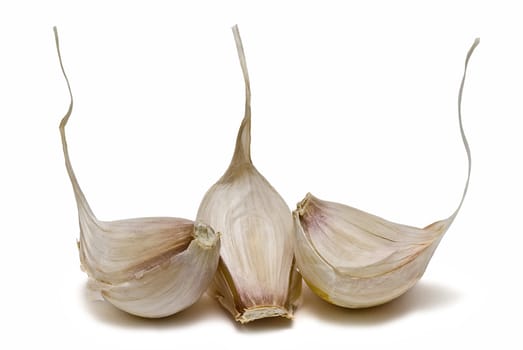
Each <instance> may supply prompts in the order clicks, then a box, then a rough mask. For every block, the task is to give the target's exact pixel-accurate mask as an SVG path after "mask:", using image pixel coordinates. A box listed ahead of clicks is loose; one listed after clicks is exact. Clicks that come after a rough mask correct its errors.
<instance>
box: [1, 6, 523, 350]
mask: <svg viewBox="0 0 523 350" xmlns="http://www.w3.org/2000/svg"><path fill="white" fill-rule="evenodd" d="M516 3H517V2H516V1H514V2H507V1H495V2H494V1H492V2H486V1H448V2H446V1H438V2H422V1H412V2H408V1H389V2H387V1H366V2H363V1H361V2H355V1H346V2H341V1H340V2H332V1H315V2H308V1H300V2H298V1H296V2H288V1H280V2H274V3H273V2H268V1H263V2H257V3H252V2H237V3H233V2H223V1H221V2H218V1H216V2H205V3H204V2H199V1H192V2H186V3H183V4H182V3H179V2H178V3H176V2H167V1H165V2H160V1H147V2H146V1H142V2H136V1H125V2H124V1H121V2H117V1H111V2H110V1H106V2H103V1H88V2H87V1H83V2H76V1H63V2H57V1H39V2H37V1H35V2H32V3H29V2H26V1H12V2H9V1H3V2H1V3H0V162H1V172H0V179H1V181H0V196H1V197H0V204H1V213H2V214H1V217H0V218H1V223H2V225H1V226H0V227H1V230H0V234H1V237H2V244H1V245H0V266H1V269H2V273H1V277H0V278H1V279H0V281H1V288H0V293H1V294H0V296H1V297H0V303H1V304H0V314H1V320H2V322H3V323H4V325H2V329H3V330H2V332H1V334H2V335H1V336H0V348H2V349H14V348H35V349H36V348H51V347H53V348H64V349H65V348H67V349H73V348H74V349H95V348H96V349H104V348H113V349H114V348H117V349H181V348H182V347H188V346H191V347H198V348H200V347H199V346H200V345H207V346H208V348H211V346H212V348H231V349H235V348H242V349H246V348H247V349H251V348H252V349H268V348H284V347H286V348H292V347H294V346H298V345H299V346H308V345H310V346H314V347H318V346H322V347H323V348H328V347H330V346H334V345H336V346H341V347H342V348H347V349H359V348H366V347H378V346H386V347H392V348H396V347H398V348H399V347H401V348H403V349H420V348H443V347H450V346H453V347H461V348H477V347H479V346H480V345H486V346H488V347H490V348H492V347H494V346H496V347H498V348H503V349H508V348H518V347H519V348H521V345H522V343H523V342H522V341H521V334H518V333H521V328H522V326H521V313H522V312H523V307H522V305H523V304H522V302H521V296H522V294H523V288H522V287H521V282H520V279H521V267H522V266H523V264H522V258H521V256H522V254H521V250H522V247H521V244H522V238H521V237H522V234H523V232H522V230H521V226H520V222H521V219H520V215H521V209H522V208H521V198H522V195H523V191H522V187H521V182H522V180H523V176H522V175H523V171H522V167H521V158H522V157H521V146H522V141H521V133H522V128H521V127H520V125H521V123H520V121H521V119H522V117H523V116H522V112H523V109H522V105H521V100H522V92H523V91H522V85H523V83H522V82H523V70H522V68H521V67H522V62H523V30H522V29H523V22H522V21H521V18H522V14H523V12H522V11H523V10H520V9H519V8H518V7H517V6H516ZM235 23H237V24H239V26H240V31H241V34H242V38H243V42H244V46H245V50H246V56H247V63H248V67H249V70H250V75H251V82H252V92H253V100H252V109H253V122H252V123H253V124H252V127H253V130H252V134H253V136H252V156H253V160H254V163H255V165H256V166H257V168H258V169H259V170H260V171H261V172H262V174H264V175H265V177H266V178H267V179H268V180H269V181H270V182H271V183H272V184H273V186H274V187H275V188H276V189H277V190H278V191H279V193H280V194H281V195H282V197H283V198H284V199H285V200H286V201H287V203H288V204H289V206H290V207H291V208H294V207H295V203H296V202H298V201H299V200H301V199H302V198H303V196H304V195H305V194H306V192H308V191H310V192H312V193H313V194H314V195H316V196H318V197H320V198H322V199H326V200H332V201H338V202H342V203H345V204H349V205H352V206H355V207H357V208H360V209H363V210H366V211H369V212H371V213H374V214H377V215H380V216H382V217H385V218H387V219H389V220H392V221H397V222H401V223H404V224H410V225H416V226H425V225H427V224H429V223H431V222H433V221H435V220H438V219H442V218H444V217H446V216H448V215H450V214H451V213H452V211H453V210H454V208H455V207H456V205H457V203H458V202H459V199H460V195H461V191H462V189H463V185H464V182H465V178H466V166H467V165H466V156H465V151H464V149H463V146H462V144H461V139H460V136H459V131H458V122H457V94H458V88H459V83H460V79H461V76H462V70H463V63H464V59H465V54H466V52H467V50H468V48H469V47H470V45H471V44H472V42H473V40H474V38H475V37H477V36H479V37H481V44H480V45H479V47H478V48H477V50H476V52H475V54H474V55H473V57H472V59H471V61H470V66H469V75H468V80H467V82H466V87H465V93H464V96H463V118H464V120H463V121H464V125H465V129H466V132H467V135H468V136H469V141H470V145H471V149H472V153H473V154H472V156H473V169H472V178H471V183H470V190H469V195H468V197H467V198H466V200H465V204H464V206H463V208H462V211H461V212H460V214H459V215H458V217H457V219H456V221H455V222H454V224H453V226H452V227H451V228H450V230H449V231H448V232H447V235H446V237H445V238H444V239H443V241H442V242H441V244H440V246H439V248H438V250H437V251H436V253H435V255H434V257H433V259H432V261H431V263H430V265H429V267H428V269H427V271H426V274H425V276H424V277H423V278H422V280H421V281H420V283H419V284H418V285H417V286H416V287H415V288H414V289H412V290H411V291H410V292H408V293H407V294H406V295H404V296H403V297H401V298H399V299H398V300H396V301H394V302H391V303H389V304H387V305H385V306H382V307H377V308H373V309H368V310H359V311H353V310H345V309H341V308H337V307H334V306H330V305H328V304H326V303H324V302H323V301H321V300H320V299H319V298H317V297H315V296H314V295H313V294H312V293H311V292H310V291H308V290H307V289H306V288H305V290H304V303H303V306H302V307H301V308H300V309H299V310H298V311H297V313H296V317H295V320H294V321H292V322H289V321H285V320H278V319H268V320H264V321H259V322H257V323H254V324H251V325H248V326H239V325H236V324H234V322H233V321H232V320H231V318H230V317H229V315H228V314H227V313H225V312H224V311H223V310H222V309H221V308H220V307H219V306H217V305H216V303H215V302H214V301H213V300H211V299H210V298H208V297H204V298H203V299H202V300H200V301H199V302H198V303H197V304H195V305H194V306H193V307H191V308H189V309H187V310H186V311H184V312H182V313H180V314H178V315H176V316H173V317H170V318H167V319H163V320H144V319H139V318H136V317H132V316H128V315H126V314H124V313H122V312H120V311H118V310H116V309H114V308H113V307H111V306H110V305H108V304H106V303H103V302H102V303H101V302H98V303H96V302H91V301H89V300H88V299H87V297H86V292H85V282H86V276H85V275H84V274H83V273H82V272H81V271H80V269H79V260H78V255H77V249H76V243H75V240H76V238H77V237H78V231H79V229H78V224H77V213H76V207H75V202H74V199H73V192H72V189H71V186H70V183H69V179H68V178H67V175H66V171H65V167H64V164H63V155H62V150H61V145H60V138H59V132H58V123H59V120H60V119H61V117H62V116H63V114H64V113H65V111H66V109H67V106H68V103H69V102H68V95H67V90H66V85H65V82H64V80H63V78H62V76H61V72H60V71H59V65H58V60H57V57H56V50H55V46H54V39H53V33H52V26H53V25H57V26H58V29H59V32H60V36H61V44H62V54H63V59H64V64H65V67H66V70H67V72H68V74H69V78H70V80H71V84H72V88H73V92H74V95H75V110H74V112H73V116H72V117H71V121H70V123H69V126H68V130H67V132H68V137H69V143H70V151H71V157H72V162H73V165H74V167H75V170H76V173H77V175H78V178H79V181H80V183H81V185H82V187H83V189H84V192H85V193H86V196H87V198H88V199H89V201H90V204H91V206H92V208H93V209H94V211H95V212H96V214H97V215H98V217H99V218H101V219H107V220H111V219H121V218H129V217H139V216H179V217H186V218H191V219H192V218H194V217H195V214H196V210H197V208H198V205H199V201H200V199H201V198H202V196H203V195H204V193H205V191H206V190H207V189H208V188H209V187H210V186H211V185H212V184H213V183H214V182H215V181H216V180H217V179H218V178H219V177H220V176H221V174H222V173H223V172H224V170H225V169H226V167H227V165H228V163H229V160H230V158H231V156H232V151H233V145H234V139H235V135H236V132H237V128H238V126H239V124H240V121H241V119H242V117H243V104H244V100H243V99H244V90H243V80H242V78H241V70H240V66H239V63H238V58H237V55H236V49H235V46H234V41H233V36H232V33H231V31H230V27H231V26H232V25H233V24H235Z"/></svg>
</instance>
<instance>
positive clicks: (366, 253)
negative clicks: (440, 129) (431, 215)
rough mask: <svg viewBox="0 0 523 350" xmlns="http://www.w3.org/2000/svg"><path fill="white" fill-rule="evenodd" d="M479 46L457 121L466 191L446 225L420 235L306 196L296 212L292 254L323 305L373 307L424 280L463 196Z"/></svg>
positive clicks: (438, 224)
mask: <svg viewBox="0 0 523 350" xmlns="http://www.w3.org/2000/svg"><path fill="white" fill-rule="evenodd" d="M478 44H479V39H476V40H475V41H474V43H473V45H472V47H471V48H470V50H469V51H468V54H467V57H466V60H465V71H464V74H463V79H462V81H461V86H460V89H459V95H458V118H459V127H460V131H461V137H462V139H463V144H464V146H465V150H466V152H467V158H468V174H467V181H466V184H465V189H464V191H463V195H462V198H461V201H460V203H459V206H458V208H457V209H456V210H455V211H454V213H453V214H452V215H451V216H450V217H448V218H447V219H444V220H440V221H437V222H435V223H433V224H431V225H429V226H427V227H425V228H423V229H421V228H416V227H411V226H406V225H401V224H397V223H393V222H390V221H387V220H384V219H382V218H380V217H377V216H374V215H371V214H369V213H366V212H363V211H361V210H358V209H355V208H352V207H350V206H346V205H343V204H339V203H333V202H327V201H323V200H320V199H318V198H316V197H314V196H312V195H311V194H310V193H309V194H307V196H306V197H305V199H304V200H303V201H301V202H300V203H299V204H298V207H297V209H296V210H295V211H294V213H293V216H294V230H295V254H296V262H297V265H298V268H299V271H300V273H301V274H302V276H303V278H304V280H305V281H306V283H307V284H308V285H309V286H310V287H311V289H312V290H313V291H314V292H315V293H316V294H317V295H319V296H320V297H321V298H323V299H325V300H326V301H328V302H330V303H333V304H336V305H340V306H344V307H350V308H362V307H369V306H375V305H379V304H383V303H385V302H388V301H390V300H392V299H394V298H396V297H398V296H400V295H402V294H403V293H405V292H406V291H407V290H409V289H410V288H411V287H412V286H413V285H414V284H415V283H416V282H417V281H418V280H419V279H420V278H421V276H422V275H423V273H424V272H425V269H426V267H427V265H428V263H429V261H430V258H431V257H432V254H433V253H434V251H435V249H436V247H437V246H438V243H439V242H440V240H441V239H442V237H443V235H444V233H445V232H446V231H447V230H448V228H449V227H450V225H451V224H452V222H453V221H454V219H455V218H456V215H457V214H458V212H459V210H460V208H461V205H462V204H463V201H464V199H465V195H466V193H467V189H468V185H469V179H470V170H471V156H470V149H469V145H468V142H467V138H466V137H465V133H464V130H463V123H462V119H461V99H462V95H463V86H464V84H465V76H466V71H467V65H468V62H469V59H470V56H471V55H472V52H473V51H474V49H475V48H476V46H477V45H478Z"/></svg>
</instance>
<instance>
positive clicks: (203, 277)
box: [54, 28, 220, 318]
mask: <svg viewBox="0 0 523 350" xmlns="http://www.w3.org/2000/svg"><path fill="white" fill-rule="evenodd" d="M54 33H55V40H56V48H57V51H58V58H59V61H60V67H61V69H62V72H63V75H64V78H65V80H66V82H67V88H68V90H69V95H70V98H71V102H70V105H69V109H68V111H67V113H66V115H65V116H64V118H63V119H62V121H61V123H60V134H61V137H62V146H63V151H64V157H65V166H66V169H67V172H68V175H69V178H70V180H71V183H72V186H73V190H74V195H75V199H76V203H77V206H78V216H79V223H80V240H79V241H78V249H79V253H80V262H81V267H82V269H83V270H84V271H85V272H86V273H87V275H88V276H89V287H90V289H91V290H92V291H94V293H95V298H99V299H105V300H106V301H108V302H109V303H111V304H112V305H114V306H116V307H117V308H119V309H121V310H123V311H126V312H128V313H130V314H133V315H137V316H142V317H150V318H157V317H165V316H169V315H173V314H175V313H177V312H179V311H181V310H183V309H185V308H187V307H189V306H191V305H192V304H194V303H195V302H196V301H197V300H198V299H199V298H200V297H201V295H202V294H203V293H204V292H205V290H206V289H207V288H208V287H209V284H210V283H211V281H212V278H213V276H214V274H215V272H216V269H217V266H218V261H219V250H220V240H219V233H217V232H215V231H214V230H213V229H212V228H211V227H210V226H208V225H206V224H203V223H198V222H196V223H195V222H193V221H191V220H187V219H180V218H169V217H150V218H136V219H127V220H118V221H109V222H108V221H100V220H98V219H97V218H96V216H95V215H94V214H93V211H92V210H91V208H90V207H89V204H88V203H87V200H86V198H85V196H84V194H83V192H82V190H81V188H80V185H79V184H78V181H77V179H76V176H75V173H74V171H73V168H72V165H71V162H70V159H69V152H68V147H67V140H66V136H65V126H66V124H67V122H68V120H69V117H70V116H71V112H72V108H73V96H72V92H71V87H70V85H69V80H68V79H67V76H66V74H65V70H64V67H63V64H62V58H61V54H60V47H59V42H58V34H57V30H56V28H54Z"/></svg>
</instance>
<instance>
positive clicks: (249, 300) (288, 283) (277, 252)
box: [197, 26, 301, 323]
mask: <svg viewBox="0 0 523 350" xmlns="http://www.w3.org/2000/svg"><path fill="white" fill-rule="evenodd" d="M232 30H233V33H234V39H235V41H236V47H237V50H238V56H239V59H240V65H241V68H242V72H243V78H244V80H245V95H246V102H245V116H244V118H243V121H242V123H241V126H240V129H239V131H238V137H237V139H236V149H235V151H234V155H233V157H232V161H231V163H230V165H229V168H228V169H227V170H226V171H225V173H224V175H223V176H222V177H221V179H220V180H218V182H217V183H215V184H214V185H213V186H212V187H211V188H210V189H209V190H208V191H207V193H206V194H205V196H204V198H203V200H202V202H201V204H200V209H199V210H198V215H197V219H198V220H200V221H202V222H206V223H208V224H209V225H211V226H212V227H214V228H215V229H216V230H219V231H220V232H221V233H222V238H221V251H220V254H221V260H220V263H219V265H218V272H217V273H216V277H215V279H214V283H213V284H212V288H211V289H212V294H214V296H215V297H216V298H217V299H218V301H219V302H220V303H221V304H222V306H224V307H225V308H226V309H227V310H228V311H229V312H230V313H231V314H232V315H233V316H234V318H235V319H236V320H237V321H240V322H242V323H246V322H249V321H253V320H256V319H260V318H264V317H273V316H283V317H287V318H291V317H292V316H293V313H294V310H295V309H296V307H297V305H298V302H299V297H300V294H301V277H300V276H299V274H298V273H297V272H296V269H295V267H294V260H293V244H292V240H293V239H292V216H291V212H290V209H289V207H288V206H287V204H286V203H285V202H284V200H283V199H282V198H281V196H280V195H279V194H278V192H276V190H275V189H274V188H273V187H272V186H271V185H270V184H269V182H268V181H267V180H266V179H265V178H264V177H263V176H262V175H261V174H260V173H259V172H258V170H257V169H256V168H255V167H254V165H253V164H252V161H251V154H250V143H251V105H250V103H251V91H250V83H249V75H248V72H247V65H246V62H245V55H244V51H243V45H242V42H241V39H240V34H239V32H238V27H237V26H234V27H233V28H232Z"/></svg>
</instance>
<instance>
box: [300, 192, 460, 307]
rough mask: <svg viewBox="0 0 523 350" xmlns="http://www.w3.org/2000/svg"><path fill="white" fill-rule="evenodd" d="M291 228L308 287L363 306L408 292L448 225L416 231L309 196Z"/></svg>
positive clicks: (334, 300)
mask: <svg viewBox="0 0 523 350" xmlns="http://www.w3.org/2000/svg"><path fill="white" fill-rule="evenodd" d="M294 225H295V237H296V243H295V244H296V262H297V265H298V267H299V270H300V273H301V274H302V276H303V278H304V280H305V281H306V283H307V284H308V285H309V287H310V288H311V289H312V290H313V291H314V292H315V293H316V294H317V295H319V296H320V297H322V298H323V299H325V300H327V301H329V302H331V303H333V304H336V305H340V306H344V307H350V308H362V307H369V306H375V305H379V304H383V303H386V302H388V301H390V300H392V299H394V298H396V297H398V296H400V295H402V294H403V293H405V292H406V291H407V290H408V289H410V288H411V287H412V286H413V285H414V284H415V283H416V282H417V281H418V280H419V279H420V278H421V276H422V275H423V272H424V271H425V268H426V267H427V264H428V263H429V261H430V258H431V257H432V254H433V252H434V250H435V249H436V247H437V246H438V243H439V241H440V239H441V238H442V236H443V234H444V233H445V231H446V230H447V228H448V227H449V225H450V221H446V220H443V221H439V222H437V223H434V224H432V225H430V226H429V227H427V228H425V229H418V228H415V227H410V226H405V225H400V224H395V223H392V222H389V221H386V220H384V219H381V218H378V217H376V216H374V215H371V214H368V213H365V212H363V211H360V210H358V209H355V208H352V207H349V206H346V205H342V204H338V203H333V202H326V201H322V200H320V199H318V198H315V197H314V196H312V195H311V194H308V195H307V197H306V198H305V199H304V200H303V201H302V202H301V203H300V204H299V205H298V209H297V210H296V211H295V212H294Z"/></svg>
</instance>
